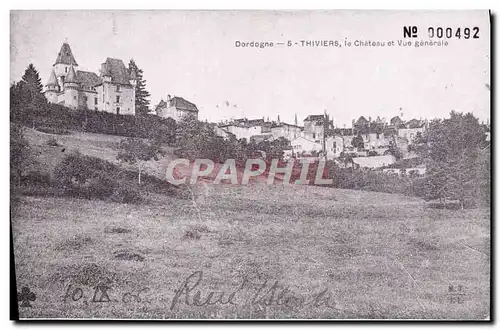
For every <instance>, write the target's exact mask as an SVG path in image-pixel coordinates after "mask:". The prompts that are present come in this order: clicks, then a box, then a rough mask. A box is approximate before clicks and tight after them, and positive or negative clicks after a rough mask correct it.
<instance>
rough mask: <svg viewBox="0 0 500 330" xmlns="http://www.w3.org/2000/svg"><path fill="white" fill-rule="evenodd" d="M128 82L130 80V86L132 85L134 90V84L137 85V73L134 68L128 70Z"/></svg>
mask: <svg viewBox="0 0 500 330" xmlns="http://www.w3.org/2000/svg"><path fill="white" fill-rule="evenodd" d="M129 82H130V85H132V87H134V90H135V86H137V73H136V72H135V70H132V71H131V72H130V79H129Z"/></svg>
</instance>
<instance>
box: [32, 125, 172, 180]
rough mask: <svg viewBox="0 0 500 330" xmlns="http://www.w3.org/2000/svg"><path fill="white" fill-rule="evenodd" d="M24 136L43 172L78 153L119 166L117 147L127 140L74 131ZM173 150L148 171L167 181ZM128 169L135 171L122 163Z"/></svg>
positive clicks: (153, 162) (34, 132)
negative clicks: (50, 143) (53, 143)
mask: <svg viewBox="0 0 500 330" xmlns="http://www.w3.org/2000/svg"><path fill="white" fill-rule="evenodd" d="M25 137H26V139H27V140H28V141H29V143H30V147H31V148H32V149H33V151H34V154H35V155H36V159H37V161H38V164H36V165H35V166H36V167H37V169H39V170H41V171H42V172H52V170H53V169H54V167H55V166H56V165H57V164H58V163H59V162H60V161H61V160H62V159H63V157H64V156H65V155H67V154H68V153H71V152H72V151H77V150H78V151H79V152H81V153H82V154H84V155H88V156H93V157H98V158H102V159H104V160H107V161H109V162H112V163H116V164H119V163H120V162H119V161H118V160H117V159H116V156H117V155H118V145H119V143H120V141H121V140H123V139H124V137H121V136H116V135H105V134H94V133H81V132H71V134H68V135H58V134H49V133H44V132H39V131H36V130H33V129H29V128H26V130H25ZM50 139H56V141H57V142H58V144H59V146H57V147H53V146H49V145H48V144H47V142H48V141H49V140H50ZM173 157H175V156H173V154H172V150H171V148H168V152H167V154H166V155H165V157H163V158H162V159H160V160H159V161H154V160H152V161H148V162H145V171H146V172H147V173H149V174H151V175H155V176H157V177H159V178H161V179H163V178H165V169H166V166H167V165H168V163H169V162H170V161H171V159H173ZM121 165H122V166H124V167H127V168H133V167H130V166H127V165H126V164H121Z"/></svg>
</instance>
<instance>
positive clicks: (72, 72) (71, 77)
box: [64, 66, 77, 83]
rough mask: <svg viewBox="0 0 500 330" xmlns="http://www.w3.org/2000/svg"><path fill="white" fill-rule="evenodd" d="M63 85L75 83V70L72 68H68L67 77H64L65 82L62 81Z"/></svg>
mask: <svg viewBox="0 0 500 330" xmlns="http://www.w3.org/2000/svg"><path fill="white" fill-rule="evenodd" d="M64 82H65V83H76V82H77V81H76V73H75V68H73V66H70V68H69V72H68V75H67V76H66V80H65V81H64Z"/></svg>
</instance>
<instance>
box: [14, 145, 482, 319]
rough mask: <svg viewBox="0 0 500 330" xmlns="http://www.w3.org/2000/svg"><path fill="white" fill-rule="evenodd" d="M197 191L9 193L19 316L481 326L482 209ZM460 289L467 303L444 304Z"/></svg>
mask: <svg viewBox="0 0 500 330" xmlns="http://www.w3.org/2000/svg"><path fill="white" fill-rule="evenodd" d="M63 143H66V144H68V142H64V141H63ZM102 143H104V142H102ZM103 147H104V148H108V146H103ZM44 148H45V147H44ZM193 195H194V196H195V198H194V201H195V202H193V200H189V199H186V200H179V199H175V198H173V197H167V196H162V195H154V196H152V197H151V198H150V199H149V200H148V202H147V203H145V204H141V205H127V204H117V203H108V202H102V201H89V200H78V199H69V198H67V199H66V198H41V197H16V198H15V202H14V203H13V207H12V225H13V235H14V252H15V266H16V275H17V287H18V288H19V289H20V288H21V287H23V286H27V287H29V288H30V289H31V291H33V292H34V293H35V294H36V300H35V301H33V302H31V304H32V306H33V307H31V308H20V316H21V317H37V318H47V317H50V318H84V317H85V318H340V319H345V318H348V319H354V318H363V319H371V318H418V319H421V318H432V319H441V318H446V319H484V318H488V317H489V291H490V288H489V277H490V272H489V269H490V266H489V265H490V257H489V251H490V239H489V237H490V226H489V224H490V220H489V210H485V209H475V210H465V211H454V210H437V209H428V208H425V205H424V204H423V203H422V202H421V201H420V200H418V199H414V198H408V197H404V196H399V195H390V194H383V193H373V192H362V191H351V190H339V189H327V188H321V187H303V186H289V187H283V186H266V185H260V184H256V185H253V186H246V187H242V186H232V187H231V186H222V185H221V186H210V185H208V186H200V187H198V188H196V189H195V191H193ZM197 271H200V272H202V279H201V281H200V282H199V283H198V284H196V283H195V282H196V281H195V280H194V279H196V278H194V276H196V275H197V274H200V273H195V274H194V275H193V277H192V278H191V280H190V281H188V283H187V284H186V285H187V286H188V287H189V288H190V290H179V297H177V298H178V299H175V296H176V290H177V289H179V288H182V285H183V282H185V281H186V279H187V278H188V277H189V276H190V275H191V274H193V273H194V272H197ZM193 278H194V279H193ZM266 280H267V282H266ZM276 281H278V282H277V283H276ZM103 285H104V286H106V287H108V288H109V289H105V290H104V291H105V292H106V293H107V296H106V295H104V294H103V291H102V290H101V289H100V288H101V287H102V286H103ZM459 285H461V286H462V291H461V292H463V293H464V295H463V296H460V297H462V298H463V300H462V301H461V302H462V303H457V301H456V300H455V301H454V302H455V303H452V301H450V297H451V296H450V292H449V290H450V286H453V288H454V290H455V291H454V292H456V290H458V286H459ZM273 287H274V291H273ZM96 288H97V289H96ZM285 288H288V290H284V289H285ZM186 291H187V292H186ZM198 291H199V293H198V294H197V292H198ZM96 292H97V294H96V295H95V297H94V294H95V293H96ZM210 292H215V293H213V294H212V296H211V297H212V298H211V299H210V300H209V302H210V304H207V303H206V300H207V297H208V296H209V295H210ZM231 293H233V295H232V299H229V297H230V294H231ZM221 294H224V298H222V299H219V298H220V295H221ZM108 296H109V300H110V301H107V300H108V299H107V297H108ZM217 297H219V298H217ZM186 299H187V300H186ZM217 300H219V302H217ZM229 300H230V301H231V302H232V304H231V303H225V304H222V303H221V301H222V302H228V301H229ZM197 305H203V306H197Z"/></svg>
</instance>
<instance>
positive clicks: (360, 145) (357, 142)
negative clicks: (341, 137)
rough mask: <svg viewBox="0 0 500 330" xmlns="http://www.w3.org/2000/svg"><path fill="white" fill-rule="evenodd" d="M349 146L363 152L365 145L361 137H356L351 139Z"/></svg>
mask: <svg viewBox="0 0 500 330" xmlns="http://www.w3.org/2000/svg"><path fill="white" fill-rule="evenodd" d="M351 145H352V146H353V147H354V148H357V149H358V151H359V150H363V149H364V148H365V143H364V141H363V137H362V136H361V135H359V134H358V135H356V136H355V137H353V138H352V141H351Z"/></svg>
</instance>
